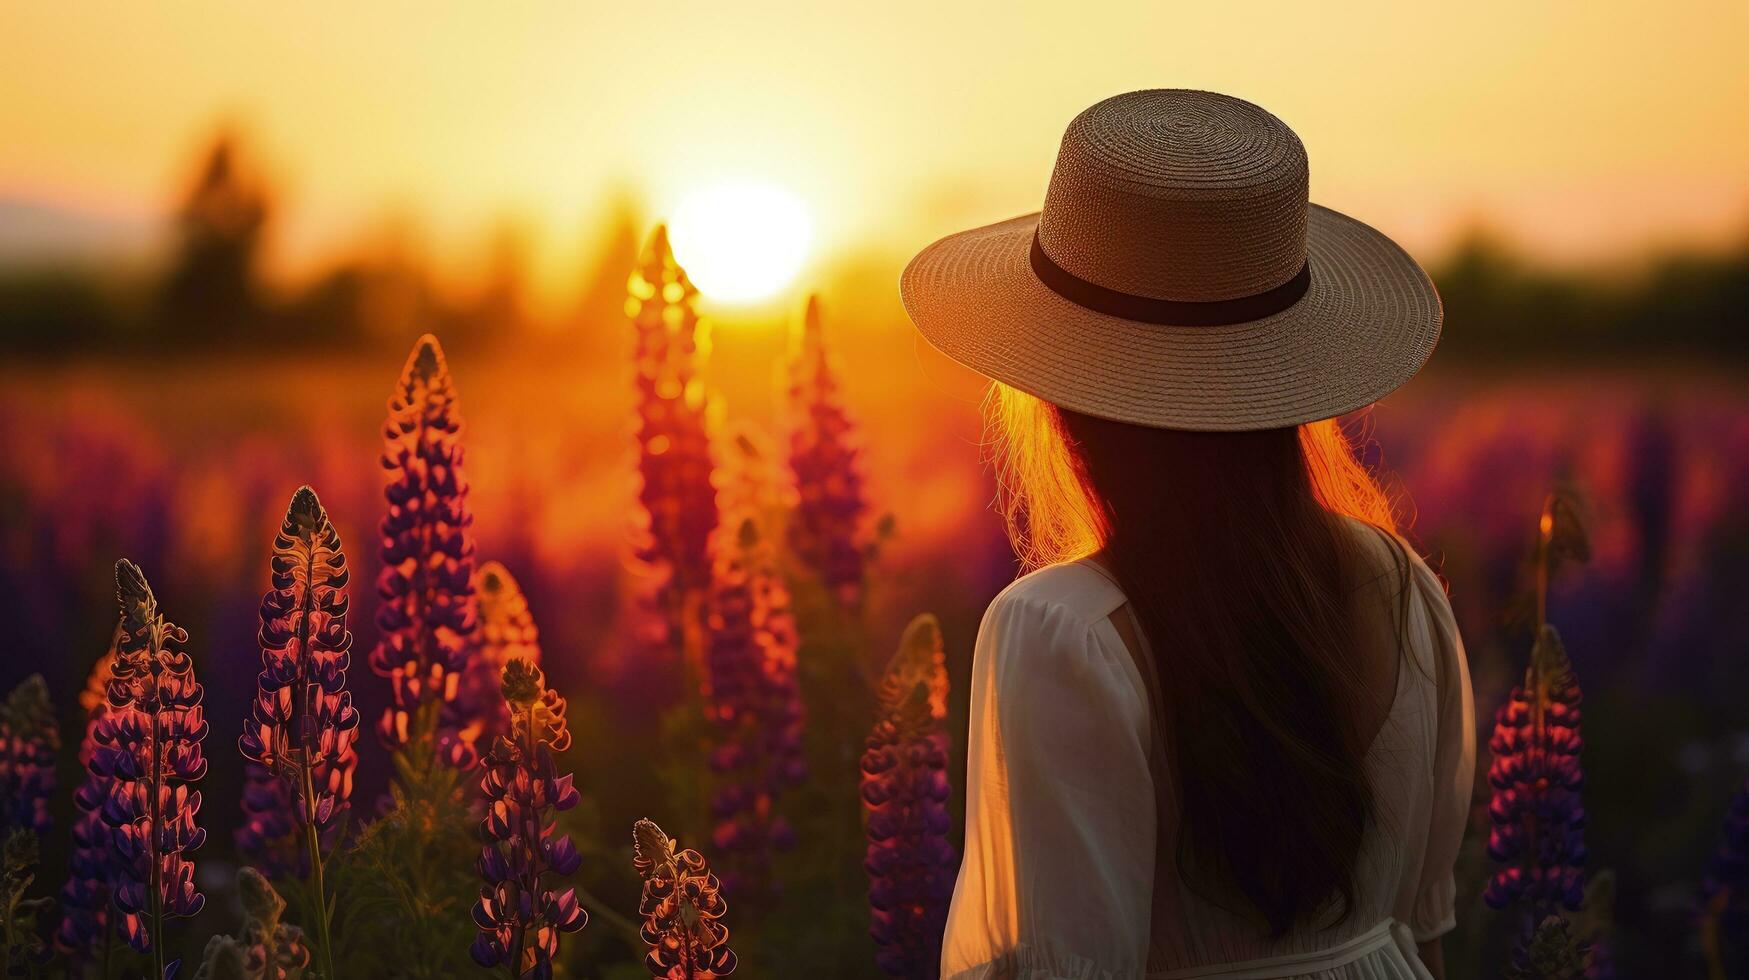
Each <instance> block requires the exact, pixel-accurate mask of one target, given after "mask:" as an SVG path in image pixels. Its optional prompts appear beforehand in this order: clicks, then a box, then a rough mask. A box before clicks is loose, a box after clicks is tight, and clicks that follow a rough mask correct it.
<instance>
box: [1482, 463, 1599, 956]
mask: <svg viewBox="0 0 1749 980" xmlns="http://www.w3.org/2000/svg"><path fill="white" fill-rule="evenodd" d="M1589 555H1590V549H1589V545H1588V543H1587V541H1586V538H1585V532H1584V528H1583V526H1582V525H1581V524H1580V522H1579V520H1578V516H1577V513H1576V510H1575V508H1574V506H1573V504H1572V502H1571V501H1570V500H1569V499H1568V498H1567V497H1565V496H1563V495H1561V494H1551V495H1550V496H1549V497H1548V499H1547V501H1546V502H1545V504H1544V506H1543V513H1542V519H1541V523H1540V527H1539V536H1538V540H1537V554H1536V596H1535V599H1536V607H1535V608H1536V630H1537V636H1536V642H1535V645H1534V646H1533V647H1532V649H1531V654H1530V664H1529V665H1528V666H1527V667H1526V668H1525V672H1524V682H1523V683H1522V684H1520V685H1518V686H1516V687H1514V688H1513V689H1512V693H1511V695H1510V696H1509V697H1508V698H1507V701H1506V703H1505V704H1503V705H1501V706H1500V708H1499V710H1498V711H1497V712H1496V713H1495V716H1494V733H1493V735H1492V736H1491V737H1490V739H1489V741H1488V748H1489V751H1490V752H1491V753H1492V754H1493V757H1494V759H1493V762H1492V764H1491V765H1490V766H1489V768H1488V784H1489V786H1491V787H1492V788H1493V796H1492V798H1491V799H1490V800H1489V802H1488V816H1489V819H1490V821H1491V822H1492V824H1493V826H1492V829H1491V831H1490V833H1489V835H1488V854H1489V856H1490V857H1492V858H1493V859H1494V860H1495V861H1496V862H1498V863H1499V864H1500V865H1501V867H1500V868H1499V869H1498V870H1497V871H1496V872H1495V873H1494V876H1493V877H1492V878H1491V879H1490V880H1489V882H1488V886H1487V889H1486V890H1485V891H1484V892H1483V894H1482V900H1483V901H1484V902H1486V903H1487V904H1488V906H1489V907H1491V908H1495V909H1502V910H1506V909H1512V910H1516V911H1517V913H1518V916H1519V923H1518V928H1517V936H1516V939H1515V942H1514V953H1513V955H1514V957H1515V960H1519V959H1523V958H1524V956H1525V955H1526V953H1525V951H1526V950H1527V949H1528V948H1529V946H1530V944H1531V943H1532V941H1533V940H1534V938H1535V934H1536V930H1537V928H1538V926H1539V925H1540V924H1541V923H1542V922H1543V921H1544V920H1545V919H1547V918H1548V917H1549V916H1551V915H1558V914H1559V913H1561V912H1562V911H1569V912H1573V911H1578V910H1579V909H1580V908H1581V907H1582V906H1583V905H1584V902H1585V861H1586V857H1587V851H1586V847H1585V820H1586V817H1585V808H1584V806H1583V805H1582V803H1581V801H1580V791H1581V789H1583V787H1584V781H1585V778H1584V771H1583V769H1581V767H1580V764H1579V751H1580V749H1581V747H1582V746H1583V740H1582V738H1581V737H1580V731H1579V723H1580V708H1579V705H1580V700H1581V696H1580V691H1579V681H1578V678H1577V676H1576V675H1575V674H1574V672H1573V665H1572V662H1571V661H1570V660H1568V658H1567V652H1566V649H1565V648H1564V647H1563V646H1562V644H1561V638H1560V635H1559V634H1558V633H1557V632H1556V631H1555V628H1554V627H1553V626H1551V625H1549V623H1548V621H1547V610H1548V588H1549V579H1550V577H1551V575H1552V574H1553V572H1554V570H1555V568H1556V567H1558V564H1559V563H1560V562H1561V561H1563V560H1568V559H1572V560H1579V561H1583V560H1585V559H1586V558H1588V557H1589Z"/></svg>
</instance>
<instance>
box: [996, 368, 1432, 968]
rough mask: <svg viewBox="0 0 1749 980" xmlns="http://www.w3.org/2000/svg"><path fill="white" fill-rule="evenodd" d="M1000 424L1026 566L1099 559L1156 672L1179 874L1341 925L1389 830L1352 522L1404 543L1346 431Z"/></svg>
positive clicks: (1164, 814) (1022, 420)
mask: <svg viewBox="0 0 1749 980" xmlns="http://www.w3.org/2000/svg"><path fill="white" fill-rule="evenodd" d="M994 407H995V409H996V411H995V416H996V423H997V424H996V428H997V433H996V434H997V436H998V439H999V447H1000V449H1001V455H1000V457H999V460H1000V473H1001V476H1002V484H1003V487H1004V491H1005V492H1004V497H1003V500H1004V512H1005V515H1006V516H1007V518H1008V520H1009V526H1010V530H1011V532H1012V534H1013V536H1014V538H1015V540H1016V544H1017V545H1018V546H1019V549H1020V551H1021V553H1022V555H1023V557H1025V558H1026V559H1027V560H1028V561H1029V563H1031V564H1035V565H1040V564H1048V563H1050V562H1053V561H1062V560H1065V559H1070V558H1075V557H1082V556H1085V555H1087V554H1091V553H1093V552H1095V551H1097V552H1098V553H1099V555H1100V561H1101V563H1102V564H1103V565H1104V566H1105V567H1106V568H1107V569H1108V570H1109V571H1110V572H1111V574H1112V575H1113V576H1114V577H1115V578H1116V580H1117V582H1118V584H1119V586H1120V587H1121V588H1122V589H1123V591H1124V594H1125V596H1126V597H1127V598H1128V600H1129V603H1130V606H1131V609H1132V610H1133V611H1134V612H1135V614H1136V618H1137V621H1138V624H1139V626H1140V628H1141V631H1142V634H1143V636H1145V637H1146V639H1147V641H1148V646H1149V647H1150V648H1151V650H1152V651H1157V652H1158V656H1157V658H1155V659H1154V660H1153V662H1152V664H1151V666H1152V667H1153V671H1154V675H1155V678H1156V681H1157V682H1156V683H1154V684H1152V685H1151V686H1152V687H1153V688H1154V690H1153V691H1152V692H1151V693H1152V699H1153V701H1154V706H1155V712H1154V717H1155V719H1157V721H1156V725H1157V726H1158V728H1159V732H1158V734H1159V735H1160V736H1161V739H1160V741H1161V744H1163V746H1164V749H1165V752H1164V759H1163V760H1162V761H1163V765H1162V767H1161V768H1162V769H1163V770H1164V772H1165V773H1167V774H1168V776H1167V778H1166V779H1157V780H1156V783H1157V791H1158V793H1159V795H1160V806H1159V813H1160V819H1161V820H1162V822H1163V823H1162V826H1163V827H1164V826H1165V822H1166V821H1171V822H1173V823H1174V824H1175V830H1174V831H1173V833H1174V835H1175V836H1173V837H1167V836H1165V835H1162V836H1161V837H1160V838H1159V842H1158V845H1157V846H1158V848H1160V849H1161V856H1162V858H1164V857H1165V856H1166V855H1167V854H1171V855H1172V857H1173V858H1174V860H1175V862H1176V866H1177V871H1178V875H1179V877H1180V878H1181V879H1182V880H1183V881H1184V882H1185V883H1186V884H1188V885H1189V886H1190V887H1191V888H1192V889H1193V890H1194V891H1195V892H1196V893H1197V894H1199V895H1201V896H1203V897H1204V898H1205V899H1207V900H1209V901H1212V902H1214V903H1216V904H1219V905H1223V906H1225V907H1228V908H1240V909H1242V908H1246V907H1249V908H1250V909H1251V910H1253V911H1255V912H1256V913H1258V914H1260V915H1261V917H1262V919H1263V920H1264V921H1265V922H1266V923H1267V924H1268V926H1269V928H1270V929H1271V930H1272V931H1273V932H1274V933H1276V934H1281V933H1284V932H1286V931H1288V930H1289V929H1290V928H1292V927H1293V926H1296V925H1307V926H1310V927H1312V928H1322V927H1327V926H1329V925H1334V924H1336V923H1338V922H1340V921H1342V920H1343V919H1344V918H1346V917H1347V915H1348V914H1349V912H1350V911H1352V909H1353V906H1354V899H1355V895H1354V871H1355V863H1356V861H1357V859H1358V857H1359V854H1360V848H1361V842H1362V839H1363V836H1364V834H1365V832H1366V828H1367V826H1368V824H1369V822H1370V821H1371V820H1372V819H1373V818H1374V812H1373V810H1374V791H1373V787H1372V785H1371V784H1370V782H1369V781H1368V776H1367V771H1366V753H1367V748H1368V746H1369V744H1370V742H1371V739H1372V737H1373V735H1374V734H1375V732H1376V727H1375V726H1374V721H1375V720H1376V716H1377V715H1378V713H1379V712H1378V710H1377V707H1376V704H1377V701H1376V697H1377V696H1376V695H1375V694H1373V693H1371V692H1370V691H1369V689H1368V686H1367V682H1366V679H1365V677H1364V676H1363V674H1362V672H1361V670H1360V665H1359V664H1357V663H1356V659H1355V656H1354V652H1353V651H1354V649H1355V643H1354V640H1355V637H1356V636H1357V633H1356V625H1355V624H1354V623H1353V622H1352V620H1353V617H1352V615H1351V613H1350V611H1349V606H1348V596H1349V590H1350V589H1351V588H1353V587H1354V582H1355V581H1356V579H1357V576H1359V575H1361V574H1365V573H1364V572H1363V570H1362V569H1361V567H1360V565H1359V555H1360V552H1359V545H1358V540H1357V538H1356V536H1355V533H1354V530H1353V529H1351V528H1349V527H1347V526H1345V524H1346V523H1347V521H1346V519H1347V518H1354V519H1358V520H1360V521H1362V522H1365V523H1367V524H1371V525H1374V526H1375V527H1378V528H1379V529H1381V530H1383V531H1386V532H1394V531H1395V529H1396V522H1395V517H1394V514H1393V506H1392V502H1391V500H1390V498H1389V497H1388V496H1387V495H1386V494H1385V493H1384V492H1383V491H1382V490H1381V489H1380V488H1379V486H1378V484H1377V483H1376V482H1374V480H1373V479H1372V478H1371V476H1370V475H1369V474H1368V473H1367V471H1366V470H1365V468H1364V467H1362V466H1361V465H1360V464H1359V462H1358V461H1357V460H1356V459H1355V456H1354V453H1353V451H1352V448H1351V447H1350V445H1349V443H1348V441H1347V439H1346V438H1345V436H1344V434H1343V431H1342V429H1341V428H1340V427H1339V426H1338V425H1337V424H1336V423H1335V422H1333V421H1332V422H1322V423H1314V424H1310V425H1305V426H1300V427H1297V428H1286V429H1271V430H1265V431H1259V432H1229V433H1206V432H1183V431H1174V430H1168V429H1155V428H1147V427H1143V426H1137V425H1127V424H1124V423H1120V422H1111V421H1107V420H1104V419H1098V418H1094V417H1091V416H1087V415H1081V414H1078V413H1075V412H1070V411H1066V410H1062V409H1058V408H1055V407H1053V406H1050V405H1048V404H1046V403H1044V402H1042V401H1039V400H1037V399H1034V398H1032V397H1031V396H1028V395H1024V394H1022V393H1020V392H1017V391H1014V390H1012V389H1007V388H999V389H998V391H997V395H996V398H995V402H994ZM1390 540H1391V541H1393V542H1394V541H1395V540H1396V539H1395V538H1394V537H1390ZM1398 571H1399V574H1400V575H1403V574H1406V571H1407V567H1406V565H1404V564H1401V563H1400V567H1399V569H1398ZM1144 666H1147V665H1144ZM1168 784H1169V785H1168ZM1167 848H1171V850H1170V851H1167V850H1165V849H1167ZM1235 900H1237V901H1235Z"/></svg>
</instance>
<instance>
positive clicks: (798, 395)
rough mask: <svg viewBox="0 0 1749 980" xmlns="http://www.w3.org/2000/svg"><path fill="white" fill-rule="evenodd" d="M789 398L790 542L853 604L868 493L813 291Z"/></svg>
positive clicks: (859, 588) (858, 592)
mask: <svg viewBox="0 0 1749 980" xmlns="http://www.w3.org/2000/svg"><path fill="white" fill-rule="evenodd" d="M789 401H790V405H789V411H790V416H791V418H790V426H791V429H790V452H789V463H790V470H791V472H792V473H793V474H794V477H795V486H796V494H797V504H796V510H795V516H794V517H793V519H792V520H791V522H790V527H789V534H790V547H791V548H792V549H793V550H794V551H795V553H796V555H797V556H798V557H800V558H801V560H802V562H803V563H804V564H805V565H807V566H808V568H809V569H811V570H812V571H813V573H814V574H815V575H817V576H818V577H819V579H820V581H821V583H822V584H824V585H825V586H826V588H827V590H828V591H829V592H830V593H831V594H832V595H833V596H835V597H836V598H837V600H838V601H839V602H840V603H841V604H842V605H844V606H845V607H854V606H856V605H857V604H858V603H860V602H861V601H862V592H863V588H864V584H865V583H864V579H865V578H866V569H865V567H864V566H865V564H866V559H867V551H868V544H867V541H866V538H865V533H864V528H863V521H864V519H865V517H866V515H867V512H868V501H867V500H866V499H865V497H864V493H863V485H862V482H863V480H862V471H861V466H860V463H859V461H858V455H859V452H860V450H859V449H858V447H857V445H856V426H855V424H854V423H853V422H852V421H851V420H850V416H849V414H848V413H847V412H846V411H845V409H844V399H843V395H842V393H841V392H840V391H839V383H838V372H837V370H836V368H835V366H834V364H833V361H832V357H831V354H830V352H829V351H828V350H827V347H826V341H825V333H824V331H823V329H822V328H821V325H820V303H819V298H818V297H815V296H810V297H808V305H807V309H806V311H805V312H804V314H803V318H802V330H801V336H800V338H799V342H798V343H797V345H796V350H795V352H794V354H793V356H792V358H791V362H790V379H789Z"/></svg>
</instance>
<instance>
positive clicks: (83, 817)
mask: <svg viewBox="0 0 1749 980" xmlns="http://www.w3.org/2000/svg"><path fill="white" fill-rule="evenodd" d="M120 642H121V627H120V625H119V624H118V625H117V626H116V630H115V635H114V636H112V637H111V638H110V641H109V649H108V651H106V652H105V653H104V655H103V656H101V657H99V658H98V660H97V664H96V666H94V667H93V668H92V669H91V677H90V679H89V680H87V681H86V683H85V690H83V691H81V692H80V693H79V706H80V707H81V708H83V709H84V710H85V717H86V721H85V737H84V738H83V739H81V740H80V742H79V765H80V767H81V768H83V769H84V771H85V781H84V782H82V783H81V784H80V785H79V788H78V789H77V790H74V792H73V808H74V817H73V850H72V854H71V856H70V857H69V859H68V864H69V866H70V868H69V873H68V875H67V883H66V884H65V885H63V886H62V887H61V912H62V915H61V924H60V926H59V928H57V929H56V930H55V948H56V949H59V950H60V951H61V952H63V953H66V954H68V955H70V956H74V957H77V958H80V959H85V958H87V957H89V956H90V955H91V953H92V952H93V951H94V949H95V948H96V945H97V943H98V941H99V940H100V939H101V938H102V937H104V936H106V935H107V934H108V932H109V929H110V928H111V926H112V925H113V923H114V920H115V911H114V909H113V908H112V907H111V904H110V896H111V894H112V893H113V892H114V890H115V886H116V880H117V877H118V876H119V875H120V874H121V866H120V862H119V860H118V859H117V857H116V853H115V848H114V845H113V842H112V836H113V835H112V833H111V831H110V829H109V825H108V824H106V823H104V822H103V805H104V803H105V802H106V801H107V800H108V799H109V797H110V794H111V792H112V789H111V787H112V786H113V784H114V782H115V778H114V777H113V776H109V775H107V774H105V773H103V772H101V771H99V770H98V769H97V768H96V767H95V766H94V761H95V759H96V756H97V753H98V743H97V730H98V724H99V722H100V721H101V720H102V719H103V717H104V716H105V715H107V714H108V713H109V681H110V678H111V677H112V676H113V675H114V671H115V656H116V647H117V645H118V644H119V643H120Z"/></svg>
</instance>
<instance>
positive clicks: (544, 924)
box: [469, 658, 589, 980]
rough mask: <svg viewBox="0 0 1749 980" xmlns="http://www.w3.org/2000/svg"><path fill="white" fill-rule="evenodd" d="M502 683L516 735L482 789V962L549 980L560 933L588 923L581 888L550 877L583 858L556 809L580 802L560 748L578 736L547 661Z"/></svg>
mask: <svg viewBox="0 0 1749 980" xmlns="http://www.w3.org/2000/svg"><path fill="white" fill-rule="evenodd" d="M502 676H503V681H502V683H501V686H500V690H501V693H502V697H503V699H504V702H505V704H506V706H507V707H508V709H509V714H510V719H511V721H510V731H509V733H508V737H506V736H504V735H500V736H498V739H497V740H496V741H495V742H493V743H492V748H491V749H490V750H489V751H488V752H487V753H486V758H485V775H484V776H483V777H482V778H481V780H480V790H481V792H482V793H483V794H484V795H485V799H486V804H487V809H486V819H485V820H484V821H482V822H481V824H480V833H481V835H482V836H483V837H485V839H486V845H485V847H484V848H482V849H481V851H480V861H479V870H480V876H481V877H482V878H484V879H486V887H484V888H482V889H480V899H479V901H477V902H475V903H474V924H475V925H477V926H479V928H480V934H479V935H478V936H477V937H476V938H475V939H474V944H473V947H472V948H471V949H470V950H469V952H470V953H471V954H473V957H474V962H476V963H479V964H480V965H481V966H487V967H490V966H496V965H498V964H499V963H507V964H509V966H510V972H511V974H512V975H513V976H516V977H522V978H534V980H547V978H549V977H551V976H552V975H553V960H554V959H556V958H557V957H558V955H559V934H560V933H566V932H576V931H578V930H579V929H582V928H583V925H584V923H585V922H587V921H588V918H589V916H588V914H587V913H585V912H584V911H583V909H582V908H581V907H579V906H578V904H577V896H576V892H575V891H574V890H573V889H569V888H567V889H565V890H564V891H563V892H560V891H557V890H555V889H553V888H551V887H548V884H547V882H546V881H545V880H544V879H545V878H546V876H547V875H556V876H558V877H561V878H563V877H566V876H569V875H571V874H572V873H574V872H575V871H576V870H577V866H578V865H579V864H581V863H582V858H581V857H580V856H579V855H578V853H577V848H576V846H575V845H573V844H572V843H571V839H570V838H569V837H567V836H565V835H564V834H560V833H558V832H557V830H556V827H555V824H554V822H553V821H552V816H553V815H554V814H555V813H557V812H558V811H561V810H569V809H570V808H571V807H574V806H576V805H577V800H578V794H577V790H576V789H575V788H574V787H572V785H571V776H570V775H569V774H565V775H560V774H559V771H558V765H557V763H555V762H554V760H553V753H555V752H563V751H564V750H565V749H566V748H568V747H569V746H570V744H571V733H570V731H568V730H567V729H566V727H565V699H564V698H561V697H559V695H558V692H557V691H554V690H553V689H552V688H549V687H547V686H546V678H545V677H543V676H542V675H541V671H540V668H539V667H536V666H535V665H534V664H533V663H530V662H529V661H527V660H524V659H521V658H517V659H514V660H512V661H510V662H509V663H508V664H506V665H505V667H504V672H503V675H502Z"/></svg>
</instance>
